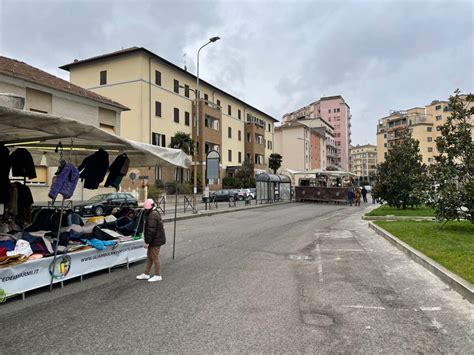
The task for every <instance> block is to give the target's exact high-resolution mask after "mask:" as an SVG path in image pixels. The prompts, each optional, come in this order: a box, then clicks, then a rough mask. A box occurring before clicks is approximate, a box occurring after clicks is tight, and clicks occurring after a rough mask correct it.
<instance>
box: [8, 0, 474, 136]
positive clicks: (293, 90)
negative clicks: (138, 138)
mask: <svg viewBox="0 0 474 355" xmlns="http://www.w3.org/2000/svg"><path fill="white" fill-rule="evenodd" d="M137 4H139V6H138V5H137ZM0 11H1V12H0V23H1V25H0V33H1V34H0V36H1V37H0V50H1V52H2V54H4V55H7V56H10V57H13V58H17V59H20V60H23V61H26V62H28V63H30V64H32V65H35V66H38V67H40V68H42V69H45V70H47V71H49V72H52V73H54V74H56V75H58V74H59V75H62V76H63V77H65V76H67V75H66V74H65V73H63V72H62V71H60V70H58V69H57V66H59V65H61V64H65V63H67V62H70V61H72V60H73V59H74V58H85V57H89V56H94V55H98V54H101V53H105V52H108V51H115V50H117V49H120V48H122V47H130V46H135V45H136V46H144V47H146V48H148V49H150V50H152V51H154V52H156V53H157V54H158V55H160V56H163V57H165V58H166V59H169V60H171V61H172V62H174V63H176V64H177V65H179V66H182V65H183V53H186V63H187V66H188V69H189V71H191V72H193V73H195V70H196V51H197V49H198V48H199V47H200V46H201V45H202V44H204V43H205V42H206V40H207V39H208V38H209V37H211V36H214V35H219V36H220V37H222V40H221V41H219V42H217V43H214V44H212V45H210V46H209V47H206V49H205V50H203V51H202V52H201V68H200V69H201V73H200V74H201V77H202V78H204V79H205V80H207V81H209V82H212V83H213V84H215V85H216V86H218V87H220V88H222V89H223V90H225V91H227V92H229V93H231V94H233V95H236V96H238V97H240V98H242V99H243V100H245V101H247V102H248V103H249V104H251V105H253V106H255V107H258V108H260V109H261V110H263V111H265V112H268V113H269V114H271V115H273V116H274V117H276V118H281V116H282V115H283V114H284V113H286V112H289V111H293V110H295V109H297V108H299V107H301V106H303V105H306V104H308V103H310V102H312V101H314V100H317V99H318V98H319V97H321V96H326V95H335V94H341V95H342V96H343V97H344V98H345V99H346V101H347V102H348V103H349V105H350V106H351V110H352V114H353V127H352V128H353V134H354V136H353V141H354V142H355V143H367V142H372V143H374V142H375V125H376V122H377V119H378V118H381V117H383V116H384V115H386V114H388V112H389V110H391V109H404V108H409V107H412V106H422V105H425V104H427V103H429V102H430V101H431V100H432V99H437V98H439V99H445V98H447V96H449V94H450V93H452V91H453V90H454V89H455V88H457V87H459V88H460V89H461V90H463V91H472V90H473V86H474V85H473V79H472V78H473V67H472V65H473V19H472V11H473V4H472V3H471V2H468V1H448V0H446V1H417V2H414V1H405V0H398V1H384V2H381V1H298V0H296V1H248V2H243V1H207V2H204V1H140V2H139V3H138V2H135V1H133V2H131V1H110V0H102V1H97V2H92V1H42V2H39V1H12V0H0ZM19 19H21V20H19ZM12 28H14V29H15V31H11V29H12Z"/></svg>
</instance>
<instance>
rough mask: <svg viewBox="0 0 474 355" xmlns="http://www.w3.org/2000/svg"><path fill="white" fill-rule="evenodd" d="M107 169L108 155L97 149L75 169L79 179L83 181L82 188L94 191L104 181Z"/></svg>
mask: <svg viewBox="0 0 474 355" xmlns="http://www.w3.org/2000/svg"><path fill="white" fill-rule="evenodd" d="M108 168H109V154H108V153H107V152H106V151H105V150H103V149H99V150H98V151H97V152H95V153H94V154H92V155H89V156H88V157H87V158H85V159H84V160H83V161H82V163H81V165H80V166H79V167H78V168H77V169H78V170H79V171H80V177H81V179H83V180H85V181H84V188H86V189H89V190H96V189H98V188H99V184H100V183H101V182H102V181H103V180H104V177H105V174H106V173H107V169H108Z"/></svg>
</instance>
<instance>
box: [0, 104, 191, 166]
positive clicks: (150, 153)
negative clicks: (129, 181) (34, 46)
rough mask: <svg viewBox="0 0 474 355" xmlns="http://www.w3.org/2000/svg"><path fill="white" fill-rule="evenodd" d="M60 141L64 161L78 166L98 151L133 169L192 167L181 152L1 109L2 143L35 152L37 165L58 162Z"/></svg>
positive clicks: (58, 119) (55, 119)
mask: <svg viewBox="0 0 474 355" xmlns="http://www.w3.org/2000/svg"><path fill="white" fill-rule="evenodd" d="M60 142H61V144H62V146H63V148H64V151H63V153H64V156H63V158H64V159H66V160H70V161H71V162H72V163H73V164H76V165H79V164H80V163H81V162H82V160H83V159H84V158H85V157H86V156H88V155H90V154H92V153H93V152H94V151H96V150H97V149H99V148H102V149H104V150H105V151H107V152H108V153H109V158H110V161H112V159H113V158H115V156H117V155H120V154H122V153H126V154H127V155H128V157H129V158H130V166H131V167H132V166H133V167H151V166H156V165H158V166H175V167H181V168H186V169H187V168H189V166H190V165H191V159H190V157H189V156H188V155H187V154H185V153H184V152H183V151H182V150H180V149H172V148H164V147H158V146H154V145H151V144H146V143H141V142H136V141H132V140H129V139H125V138H121V137H119V136H116V135H115V134H112V133H109V132H106V131H103V130H102V129H100V128H98V127H95V126H92V125H88V124H85V123H81V122H78V121H75V120H73V119H70V118H65V117H60V116H55V115H51V114H44V113H36V112H30V111H25V110H19V109H12V108H7V107H4V106H0V144H4V145H6V146H12V147H13V146H15V147H24V148H26V149H28V150H30V152H31V153H32V155H33V158H34V160H35V164H38V165H40V162H39V160H41V164H45V163H46V164H47V165H50V166H54V165H57V163H58V161H59V153H56V152H55V150H54V148H55V147H56V146H57V145H58V144H59V143H60ZM33 150H34V151H35V152H36V153H37V154H34V152H33ZM38 153H39V154H38ZM44 158H46V162H45V161H44Z"/></svg>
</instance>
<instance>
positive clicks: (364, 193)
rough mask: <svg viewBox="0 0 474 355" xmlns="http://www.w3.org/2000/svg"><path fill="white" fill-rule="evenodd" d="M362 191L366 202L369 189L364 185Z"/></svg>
mask: <svg viewBox="0 0 474 355" xmlns="http://www.w3.org/2000/svg"><path fill="white" fill-rule="evenodd" d="M361 193H362V198H363V200H364V202H367V189H366V188H365V186H364V187H362V191H361Z"/></svg>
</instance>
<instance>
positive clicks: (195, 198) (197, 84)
mask: <svg viewBox="0 0 474 355" xmlns="http://www.w3.org/2000/svg"><path fill="white" fill-rule="evenodd" d="M219 39H220V38H219V37H212V38H210V39H209V41H208V42H207V43H206V44H204V45H203V46H201V48H199V49H198V52H197V63H196V64H197V70H196V105H195V106H196V115H195V116H196V117H195V122H194V123H195V126H194V127H195V130H196V144H197V143H199V121H200V119H199V100H200V96H201V95H200V92H199V53H200V52H201V49H203V48H204V47H205V46H207V45H208V44H210V43H212V42H215V41H217V40H219ZM202 145H203V144H201V146H200V147H199V148H200V150H202V149H204V147H202ZM194 152H195V154H194V189H193V192H194V194H193V204H194V213H197V197H196V195H197V170H198V169H197V158H198V152H197V149H194Z"/></svg>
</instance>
